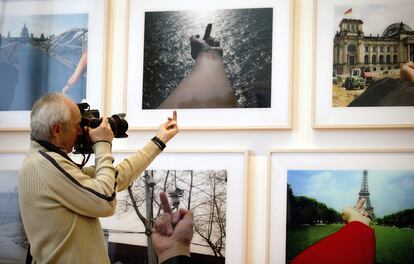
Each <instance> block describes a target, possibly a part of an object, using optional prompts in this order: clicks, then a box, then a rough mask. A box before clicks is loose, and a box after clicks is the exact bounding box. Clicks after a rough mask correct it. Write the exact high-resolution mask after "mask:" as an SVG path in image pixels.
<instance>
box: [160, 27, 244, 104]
mask: <svg viewBox="0 0 414 264" xmlns="http://www.w3.org/2000/svg"><path fill="white" fill-rule="evenodd" d="M211 30H212V24H208V25H207V27H206V30H205V33H204V37H203V39H200V36H199V35H193V36H191V38H190V46H191V57H192V58H193V59H195V62H194V66H193V69H192V71H191V73H190V74H189V75H188V76H187V77H186V78H185V79H184V80H182V81H181V82H180V83H179V84H178V86H177V88H175V89H174V90H173V91H172V92H171V94H170V95H169V96H168V97H167V98H166V99H165V100H164V101H163V102H162V103H161V104H160V106H159V107H158V108H159V109H177V108H236V107H239V104H238V102H237V100H236V96H235V94H234V91H233V88H232V86H231V84H230V81H229V79H228V78H227V73H226V70H225V68H224V62H223V50H222V49H221V47H220V42H219V41H218V40H216V39H214V38H212V37H211Z"/></svg>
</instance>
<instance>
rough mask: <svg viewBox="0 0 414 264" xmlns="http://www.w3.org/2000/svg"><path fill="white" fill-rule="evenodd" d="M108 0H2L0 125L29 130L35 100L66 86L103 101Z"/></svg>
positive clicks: (78, 95) (77, 96)
mask: <svg viewBox="0 0 414 264" xmlns="http://www.w3.org/2000/svg"><path fill="white" fill-rule="evenodd" d="M106 6H107V1H106V0H105V1H100V0H87V1H84V0H71V1H67V0H19V1H11V0H1V1H0V10H1V15H0V74H1V77H0V79H1V80H2V91H3V93H2V96H1V99H0V130H27V129H28V128H29V125H30V110H31V109H32V106H33V104H34V102H35V101H36V100H37V99H38V98H40V97H41V96H43V95H44V94H46V93H48V92H62V91H63V92H65V93H66V94H67V95H68V96H69V97H71V98H72V99H73V100H74V101H75V102H77V103H80V102H81V101H83V100H86V102H88V103H89V105H90V106H91V108H92V109H94V108H97V109H101V108H102V106H103V104H102V103H103V101H104V92H105V91H104V75H103V72H104V65H105V41H106V40H105V38H106V30H107V27H106V23H107V22H106V21H107V18H106Z"/></svg>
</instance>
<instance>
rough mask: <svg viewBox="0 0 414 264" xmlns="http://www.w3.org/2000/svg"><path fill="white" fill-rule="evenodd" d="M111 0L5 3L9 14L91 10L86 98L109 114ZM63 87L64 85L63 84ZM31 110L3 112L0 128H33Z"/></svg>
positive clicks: (27, 0)
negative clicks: (108, 55)
mask: <svg viewBox="0 0 414 264" xmlns="http://www.w3.org/2000/svg"><path fill="white" fill-rule="evenodd" d="M109 2H110V1H109V0H102V1H101V0H88V1H84V0H75V1H69V0H64V1H60V0H59V1H58V0H20V1H7V2H5V3H1V5H3V7H4V13H3V15H4V14H6V15H38V14H39V15H44V14H73V13H82V12H84V13H88V16H89V17H88V70H87V76H88V78H87V85H86V87H87V89H86V98H85V99H86V101H87V102H88V103H89V104H90V106H91V109H99V110H100V111H102V112H103V113H105V111H106V109H105V102H106V98H105V96H106V80H107V78H108V76H107V74H106V71H107V69H106V67H107V65H106V54H107V52H106V48H107V37H108V29H109V17H108V11H109ZM62 89H63V87H62ZM29 130H30V111H0V131H29Z"/></svg>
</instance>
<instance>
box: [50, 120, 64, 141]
mask: <svg viewBox="0 0 414 264" xmlns="http://www.w3.org/2000/svg"><path fill="white" fill-rule="evenodd" d="M61 133H62V125H61V124H59V123H54V124H53V125H52V137H54V138H59V136H60V134H61Z"/></svg>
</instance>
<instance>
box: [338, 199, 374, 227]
mask: <svg viewBox="0 0 414 264" xmlns="http://www.w3.org/2000/svg"><path fill="white" fill-rule="evenodd" d="M365 201H366V199H365V198H361V200H359V201H358V203H357V205H356V206H355V207H346V208H344V209H343V210H342V219H343V220H344V221H345V223H350V222H354V221H358V222H361V223H363V224H366V225H369V224H370V223H371V218H370V216H369V213H368V212H366V211H365V209H364V204H365Z"/></svg>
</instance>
